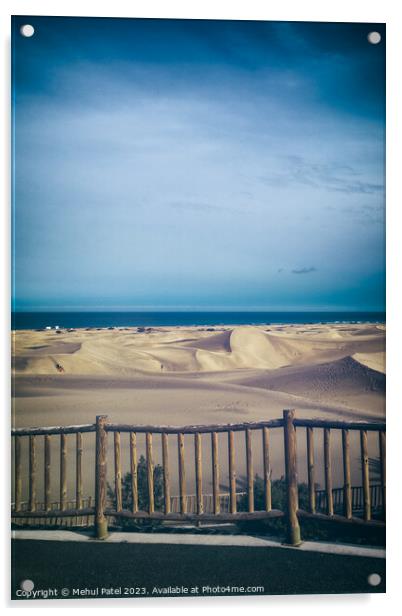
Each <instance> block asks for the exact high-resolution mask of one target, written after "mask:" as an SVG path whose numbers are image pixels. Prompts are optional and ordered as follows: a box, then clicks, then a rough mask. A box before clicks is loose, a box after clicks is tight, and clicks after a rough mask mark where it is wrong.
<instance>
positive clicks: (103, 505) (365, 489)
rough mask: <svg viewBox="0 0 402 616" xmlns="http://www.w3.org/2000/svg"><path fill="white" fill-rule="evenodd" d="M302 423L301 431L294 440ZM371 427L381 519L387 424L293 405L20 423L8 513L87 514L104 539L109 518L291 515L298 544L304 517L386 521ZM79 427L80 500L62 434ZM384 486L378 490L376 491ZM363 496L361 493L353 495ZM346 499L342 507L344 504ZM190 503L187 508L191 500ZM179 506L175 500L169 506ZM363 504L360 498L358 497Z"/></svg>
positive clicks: (17, 516) (43, 517) (45, 517)
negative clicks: (319, 443) (338, 451)
mask: <svg viewBox="0 0 402 616" xmlns="http://www.w3.org/2000/svg"><path fill="white" fill-rule="evenodd" d="M299 428H303V429H305V433H306V437H305V438H306V455H307V460H306V464H307V478H308V481H307V483H308V507H307V508H306V509H301V508H299V486H298V475H297V451H296V449H297V439H298V438H300V435H299V432H300V433H302V432H303V431H302V430H299ZM274 429H275V430H277V429H280V430H282V432H283V438H284V463H285V480H286V506H284V507H283V508H282V509H274V508H273V507H272V494H271V479H272V470H271V460H270V435H271V430H274ZM296 430H297V437H296ZM316 430H323V457H324V473H325V489H324V490H323V491H317V485H316V468H315V457H314V453H315V447H314V435H315V431H316ZM334 430H340V431H341V432H342V460H343V487H342V488H341V489H340V491H341V493H342V499H340V497H338V492H337V489H335V490H334V488H333V485H332V452H331V434H332V432H333V431H334ZM255 431H257V432H258V433H260V436H261V445H262V454H263V455H262V461H263V477H262V481H263V486H264V503H263V510H255V497H254V487H255V475H254V461H253V445H252V433H253V432H255ZM351 431H357V432H358V433H359V435H360V459H361V475H362V486H356V487H354V488H352V485H351V456H350V432H351ZM238 432H242V433H243V434H244V439H245V466H246V492H245V499H246V506H245V509H246V510H245V511H244V510H239V507H238V499H239V492H238V491H237V485H236V484H237V479H236V463H237V464H238V463H239V460H238V458H236V452H235V438H234V435H235V433H238ZM368 432H375V433H377V435H378V439H379V467H380V484H379V487H378V488H377V487H376V492H375V495H376V496H375V498H376V499H377V500H376V502H375V505H376V509H378V504H379V503H381V509H382V517H383V518H384V519H385V424H384V423H378V422H375V423H374V422H373V423H369V422H344V421H332V420H307V419H297V418H295V413H294V411H293V410H285V411H283V417H282V418H281V419H274V420H270V421H260V422H252V423H240V424H227V425H221V424H218V425H209V426H205V425H200V426H197V425H191V426H181V427H172V426H152V425H149V426H135V425H125V424H113V423H109V422H108V418H107V417H106V416H104V415H101V416H98V417H97V418H96V423H95V424H87V425H80V426H65V427H51V428H21V429H16V430H13V431H12V436H13V437H14V451H15V455H14V477H15V481H14V503H13V506H12V512H11V517H12V520H14V521H15V522H18V520H21V521H22V520H24V519H27V518H29V519H30V520H38V522H40V523H41V524H43V523H44V522H46V521H48V522H49V524H51V522H52V521H54V520H55V519H57V520H60V519H63V518H74V519H81V520H85V519H86V520H89V519H91V520H92V519H94V520H95V531H96V536H97V537H98V538H99V539H104V538H105V537H106V536H107V533H108V519H111V518H113V519H115V520H116V519H117V520H119V519H120V520H122V519H126V520H127V519H132V520H135V519H150V520H162V521H166V520H174V521H182V522H183V521H188V522H226V521H238V520H253V519H265V518H273V517H283V516H284V517H285V519H286V522H287V541H288V542H289V543H290V544H292V545H298V544H299V543H300V541H301V536H300V526H299V518H300V517H302V516H305V517H312V518H316V519H326V520H335V521H344V522H346V521H347V522H349V523H352V524H353V523H355V524H376V525H381V524H384V520H378V519H376V520H372V499H373V494H374V492H373V486H370V475H369V456H368V439H367V435H368ZM85 433H94V435H95V444H96V456H95V465H94V466H95V468H94V478H95V499H94V503H93V504H92V502H91V501H88V499H85V500H84V498H83V487H82V486H83V476H82V455H83V434H85ZM122 433H123V434H124V433H128V435H129V436H128V438H129V458H130V460H129V463H130V475H129V477H130V494H131V498H130V505H129V507H128V506H127V502H126V501H125V500H124V499H123V485H122V483H123V481H122V479H123V477H122V449H121V440H120V439H121V434H122ZM221 433H224V434H225V435H226V438H227V452H228V477H229V489H228V494H227V495H223V494H222V492H221V491H220V486H221V483H220V464H219V452H218V443H219V441H218V434H221ZM69 434H70V435H71V434H75V458H76V461H75V499H74V501H70V500H68V499H67V472H68V469H67V440H66V436H67V435H69ZM109 434H110V435H111V436H113V466H114V498H113V499H112V501H111V500H110V499H108V494H107V487H108V486H107V473H106V471H107V462H108V435H109ZM138 434H145V451H146V456H145V458H146V489H147V507H146V510H144V509H141V508H140V506H139V505H140V502H139V487H140V486H139V484H138V455H137V435H138ZM155 435H157V436H158V437H159V438H160V439H161V449H162V469H163V493H162V506H161V507H156V506H155V486H154V470H155V465H154V455H153V438H154V436H155ZM185 435H192V437H193V455H194V471H195V494H194V497H193V500H192V501H190V500H189V496H191V495H188V494H186V464H185V440H184V436H185ZM203 435H210V439H211V475H212V495H211V499H210V500H211V503H210V505H209V506H208V507H205V502H206V501H205V497H206V494H205V492H204V491H203V485H204V476H203V459H204V458H203V452H202V436H203ZM24 437H26V438H28V439H29V455H28V501H27V503H24V502H23V500H22V456H21V439H22V438H24ZM41 437H43V440H44V443H43V445H44V459H43V469H42V471H41V472H43V502H38V500H37V483H38V482H37V479H38V461H37V440H38V438H41ZM52 437H57V438H58V439H59V452H60V463H59V486H58V488H59V496H60V498H59V507H58V508H57V509H55V508H54V504H52V501H51V485H50V482H51V438H52ZM173 437H174V438H175V439H176V440H177V455H178V489H179V494H178V496H177V497H174V496H172V495H171V477H170V460H169V446H168V440H169V438H173ZM354 490H355V492H356V490H360V494H361V495H362V499H361V505H362V507H361V508H362V512H361V517H358V515H357V511H356V510H357V506H356V497H355V501H354V500H353V499H354V492H353V491H354ZM378 490H379V493H380V496H379V495H378ZM356 493H357V492H356ZM222 496H226V500H225V502H226V503H227V504H226V505H225V506H222ZM341 501H342V507H341V510H340V506H339V503H340V502H341ZM190 502H191V506H189V503H190ZM173 503H174V505H173ZM359 505H360V503H359Z"/></svg>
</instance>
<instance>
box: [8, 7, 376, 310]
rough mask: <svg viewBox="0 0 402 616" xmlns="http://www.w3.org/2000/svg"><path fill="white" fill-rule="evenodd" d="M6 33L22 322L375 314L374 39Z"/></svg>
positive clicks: (300, 26) (288, 34) (101, 25)
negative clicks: (40, 312) (231, 312)
mask: <svg viewBox="0 0 402 616" xmlns="http://www.w3.org/2000/svg"><path fill="white" fill-rule="evenodd" d="M23 23H31V24H33V25H34V27H35V34H34V36H33V37H32V38H24V37H22V36H21V35H20V34H19V28H20V26H21V24H23ZM13 30H14V34H13V83H14V87H13V94H14V96H13V100H14V104H13V107H14V121H15V130H14V135H15V144H14V160H15V169H14V176H15V182H14V223H15V224H14V268H15V285H14V306H15V307H16V308H17V309H19V310H37V309H44V310H49V309H50V310H51V309H55V310H61V309H62V310H70V309H72V310H74V309H105V310H108V309H121V310H125V309H131V310H136V309H137V310H144V309H145V310H146V309H150V310H158V309H160V310H165V309H193V310H204V309H205V310H211V309H212V310H213V309H223V310H225V309H237V310H242V309H245V310H247V309H249V310H253V309H254V310H257V309H261V310H264V309H267V310H275V309H278V310H283V309H288V310H305V309H308V310H309V309H312V310H314V309H341V310H378V309H379V310H382V309H383V308H384V277H385V255H384V136H385V135H384V131H385V110H384V103H385V100H384V99H385V91H384V71H385V67H384V60H385V42H384V41H385V31H384V26H382V25H379V24H376V25H373V24H369V25H367V24H308V23H286V22H281V23H278V22H276V23H275V22H229V21H226V22H219V21H216V22H213V21H180V20H140V19H139V20H131V19H130V20H123V19H112V20H109V19H93V18H87V19H82V18H80V19H78V18H47V17H32V18H31V17H17V18H14V21H13ZM371 30H377V31H380V32H381V33H382V35H383V40H382V42H381V43H380V44H379V45H370V44H369V43H368V42H367V34H368V32H370V31H371Z"/></svg>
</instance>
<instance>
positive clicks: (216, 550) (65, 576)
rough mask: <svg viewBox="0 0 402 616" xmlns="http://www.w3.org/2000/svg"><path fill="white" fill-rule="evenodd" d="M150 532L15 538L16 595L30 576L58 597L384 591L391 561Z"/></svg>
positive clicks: (14, 587) (256, 540)
mask: <svg viewBox="0 0 402 616" xmlns="http://www.w3.org/2000/svg"><path fill="white" fill-rule="evenodd" d="M35 532H36V531H35ZM52 532H53V531H52ZM137 537H138V536H137ZM148 537H152V542H151V541H147V542H146V543H141V542H139V541H136V542H135V543H131V542H124V543H123V542H121V541H117V540H112V541H111V540H108V541H106V542H97V541H93V540H90V539H87V540H85V541H54V540H39V539H34V540H31V539H15V540H13V542H12V551H13V562H14V567H13V579H12V597H13V598H17V597H16V593H17V591H19V590H20V586H21V583H22V582H23V580H27V579H28V580H32V581H33V582H34V584H35V588H34V590H45V591H46V590H49V589H51V590H52V591H53V592H57V598H62V594H61V593H62V589H63V588H64V589H67V593H68V596H69V598H83V597H107V596H109V597H111V596H112V597H121V596H124V592H125V589H130V590H128V591H127V592H129V593H135V595H134V596H137V597H150V596H160V593H162V594H163V596H166V595H168V596H177V595H178V594H179V595H184V596H186V595H187V594H189V595H191V594H193V595H194V594H197V595H204V596H205V595H207V596H211V595H224V594H279V595H281V594H306V593H309V594H316V593H364V592H365V593H367V592H385V560H384V558H377V557H374V556H373V555H372V556H370V557H366V556H363V555H360V556H356V555H353V556H352V555H350V554H334V553H326V552H317V551H314V552H312V551H307V550H303V549H302V550H301V549H300V548H298V549H283V547H280V546H278V545H275V546H274V545H266V544H264V545H263V544H262V543H260V541H261V540H260V539H259V538H252V539H254V540H255V542H256V543H255V545H253V546H251V545H233V544H232V545H222V543H220V544H219V545H216V544H215V545H214V544H213V543H212V542H210V543H209V544H205V543H204V544H199V543H192V544H191V545H188V544H184V542H183V541H181V542H180V544H178V543H173V542H172V541H170V543H164V542H162V541H161V540H160V538H159V541H158V535H156V534H154V535H148ZM184 537H185V536H184V535H182V536H180V539H181V540H182V539H183V538H184ZM170 538H171V535H170ZM211 538H213V539H216V537H209V539H211ZM219 539H221V538H219ZM231 539H232V538H231ZM238 539H243V538H242V537H238ZM247 539H249V538H247ZM154 541H158V542H157V543H154ZM373 573H376V574H379V575H380V576H381V579H382V581H381V583H380V584H379V585H378V586H375V587H372V586H370V585H369V583H368V577H369V575H370V574H373ZM228 587H231V588H230V592H228ZM241 587H242V588H244V589H245V591H241V590H240V588H241ZM192 588H193V589H195V588H196V590H195V591H194V592H193V593H191V589H192ZM131 589H133V590H131ZM136 589H139V590H138V591H137V590H136ZM142 589H144V590H142ZM185 589H188V591H187V592H186V590H185ZM247 589H248V590H247ZM64 592H65V593H66V591H64ZM108 593H110V594H108ZM137 593H138V594H137ZM37 598H42V597H41V596H38V597H37Z"/></svg>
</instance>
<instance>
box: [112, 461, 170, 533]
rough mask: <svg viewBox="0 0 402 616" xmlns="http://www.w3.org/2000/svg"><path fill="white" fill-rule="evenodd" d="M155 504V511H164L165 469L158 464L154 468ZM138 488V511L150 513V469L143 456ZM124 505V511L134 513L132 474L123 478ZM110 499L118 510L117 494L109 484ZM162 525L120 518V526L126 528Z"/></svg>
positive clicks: (138, 469)
mask: <svg viewBox="0 0 402 616" xmlns="http://www.w3.org/2000/svg"><path fill="white" fill-rule="evenodd" d="M153 477H154V503H155V511H162V509H163V503H164V491H163V467H162V466H161V465H160V464H157V465H156V466H155V467H154V473H153ZM137 486H138V509H139V510H140V511H148V507H149V498H148V469H147V461H146V459H145V458H144V456H141V457H140V459H139V460H138V466H137ZM121 488H122V505H123V510H128V511H132V506H133V491H132V487H131V473H126V474H125V475H124V476H123V477H122V482H121ZM108 497H109V499H110V501H111V502H112V503H113V507H114V508H116V494H115V490H114V486H113V487H112V486H111V485H110V484H108ZM159 524H160V521H159V520H147V519H146V518H145V519H141V520H140V519H134V518H131V519H130V518H119V525H121V526H124V527H134V528H135V527H137V526H140V527H141V528H144V527H154V526H158V525H159Z"/></svg>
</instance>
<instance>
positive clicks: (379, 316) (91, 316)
mask: <svg viewBox="0 0 402 616" xmlns="http://www.w3.org/2000/svg"><path fill="white" fill-rule="evenodd" d="M292 323H293V324H308V323H323V324H324V323H385V312H327V311H325V312H324V311H323V312H318V311H314V312H285V311H283V312H249V311H244V312H230V311H227V312H184V311H180V312H88V311H87V312H13V313H12V317H11V325H12V329H13V330H16V329H44V328H46V327H52V328H54V327H59V328H73V329H78V328H107V327H144V328H148V327H173V326H178V325H179V326H188V327H190V326H222V325H271V324H272V325H273V324H284V325H286V324H292Z"/></svg>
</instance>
